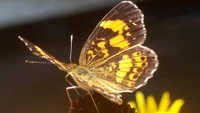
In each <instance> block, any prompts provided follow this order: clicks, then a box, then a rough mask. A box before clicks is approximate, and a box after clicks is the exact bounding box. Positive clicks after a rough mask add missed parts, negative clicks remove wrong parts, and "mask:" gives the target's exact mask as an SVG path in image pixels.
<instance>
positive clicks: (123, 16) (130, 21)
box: [79, 1, 146, 66]
mask: <svg viewBox="0 0 200 113" xmlns="http://www.w3.org/2000/svg"><path fill="white" fill-rule="evenodd" d="M145 38H146V29H145V27H144V22H143V14H142V12H141V10H140V9H139V8H138V7H137V6H136V5H135V4H134V3H132V2H131V1H122V2H121V3H119V4H118V5H116V6H115V7H114V8H113V9H112V10H111V11H110V12H108V14H107V15H106V16H105V17H104V18H103V19H102V20H101V21H100V23H99V24H98V25H97V26H96V28H95V29H94V31H93V32H92V34H91V35H90V36H89V38H88V39H87V41H86V43H85V45H84V46H83V49H82V51H81V54H80V59H79V64H80V65H82V66H97V65H100V64H102V63H101V62H102V61H105V60H107V59H109V58H111V57H114V56H115V55H116V54H118V53H120V52H123V51H125V50H126V49H128V48H132V47H134V46H136V45H138V44H142V43H143V42H144V41H145Z"/></svg>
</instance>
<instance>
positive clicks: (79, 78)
mask: <svg viewBox="0 0 200 113" xmlns="http://www.w3.org/2000/svg"><path fill="white" fill-rule="evenodd" d="M69 73H70V75H71V76H72V78H73V79H74V81H75V82H76V83H77V85H78V86H79V87H81V88H83V89H85V90H91V87H90V85H92V83H93V82H92V81H93V79H94V78H95V75H94V74H93V73H92V71H91V70H90V69H89V68H86V67H83V66H77V67H75V68H74V69H72V70H71V71H70V72H69ZM89 84H90V85H89Z"/></svg>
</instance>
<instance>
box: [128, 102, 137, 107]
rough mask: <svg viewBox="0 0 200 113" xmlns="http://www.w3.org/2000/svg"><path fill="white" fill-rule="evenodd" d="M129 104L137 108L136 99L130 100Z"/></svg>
mask: <svg viewBox="0 0 200 113" xmlns="http://www.w3.org/2000/svg"><path fill="white" fill-rule="evenodd" d="M128 104H129V105H130V106H131V108H136V103H135V102H134V101H130V102H128Z"/></svg>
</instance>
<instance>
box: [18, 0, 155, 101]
mask: <svg viewBox="0 0 200 113" xmlns="http://www.w3.org/2000/svg"><path fill="white" fill-rule="evenodd" d="M143 20H144V15H143V13H142V12H141V10H140V9H139V8H138V7H137V6H136V5H135V4H134V3H133V2H131V1H128V0H126V1H121V2H120V3H119V4H117V5H116V6H115V7H114V8H113V9H111V10H110V11H109V12H108V13H107V14H106V15H105V17H104V18H103V19H102V20H101V21H100V22H99V23H98V25H97V26H96V27H95V28H94V30H93V32H92V33H91V35H90V36H89V37H88V39H87V41H86V42H85V44H84V46H83V48H82V50H81V53H80V58H79V65H78V64H74V63H69V64H66V63H63V62H61V61H59V60H57V59H56V58H55V57H53V56H52V55H50V54H49V53H47V52H45V51H43V50H42V49H41V48H40V47H38V46H36V45H34V44H33V43H31V42H29V41H27V40H25V39H23V38H22V37H20V36H19V39H20V40H21V41H23V42H24V43H25V45H26V46H27V47H28V48H29V50H30V51H31V52H32V53H33V54H34V55H37V56H39V57H40V58H44V59H47V60H48V61H50V62H51V63H53V64H55V65H56V66H57V67H58V68H59V69H60V70H62V71H65V72H66V73H68V74H67V75H66V76H65V77H66V78H67V77H68V76H71V77H72V78H73V80H74V81H75V83H76V84H77V86H72V87H68V88H67V89H76V88H81V89H83V90H86V91H88V92H90V91H95V92H98V93H99V94H101V95H102V96H104V97H105V98H106V99H108V100H110V101H112V102H114V103H117V104H119V105H120V104H122V103H123V101H122V98H121V97H122V93H132V92H134V91H135V90H136V89H138V88H140V87H141V86H144V85H145V84H146V83H147V81H148V80H149V79H150V78H151V77H152V76H153V74H154V72H155V71H156V70H157V67H158V64H159V61H158V59H157V55H156V53H155V52H154V51H153V50H152V49H150V48H148V47H146V46H143V45H142V44H143V43H144V42H145V39H146V32H147V31H146V28H145V25H144V21H143ZM93 101H94V100H93Z"/></svg>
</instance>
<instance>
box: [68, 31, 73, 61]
mask: <svg viewBox="0 0 200 113" xmlns="http://www.w3.org/2000/svg"><path fill="white" fill-rule="evenodd" d="M72 42H73V35H71V36H70V53H69V61H70V63H72Z"/></svg>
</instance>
